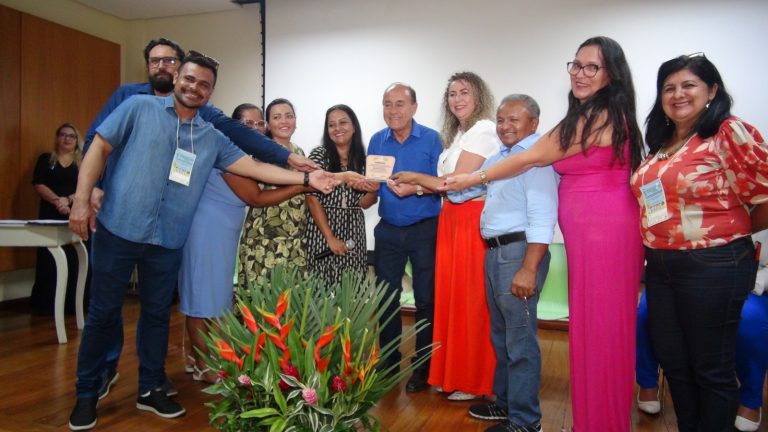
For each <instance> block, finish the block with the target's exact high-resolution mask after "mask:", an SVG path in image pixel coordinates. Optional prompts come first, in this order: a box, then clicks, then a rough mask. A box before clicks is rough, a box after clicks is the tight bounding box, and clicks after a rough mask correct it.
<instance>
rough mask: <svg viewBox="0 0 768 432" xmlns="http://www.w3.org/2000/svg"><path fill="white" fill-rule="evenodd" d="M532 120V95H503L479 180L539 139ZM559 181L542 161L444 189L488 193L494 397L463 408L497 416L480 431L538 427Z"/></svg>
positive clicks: (464, 196)
mask: <svg viewBox="0 0 768 432" xmlns="http://www.w3.org/2000/svg"><path fill="white" fill-rule="evenodd" d="M538 124H539V106H538V104H537V103H536V101H535V100H533V98H531V97H530V96H527V95H510V96H507V97H506V98H504V100H502V101H501V105H499V108H498V109H497V111H496V133H497V134H498V135H499V138H500V139H501V142H502V144H503V145H502V146H501V151H500V152H499V153H498V154H496V155H495V156H492V157H491V158H489V159H488V160H487V161H486V162H485V163H484V164H483V166H482V167H481V170H480V171H479V173H480V178H481V179H484V178H485V171H484V170H485V169H487V168H488V167H490V166H491V165H493V164H495V163H497V162H499V161H501V160H503V159H504V158H506V157H507V156H509V155H511V154H515V153H519V152H522V151H525V150H527V149H528V148H530V146H531V145H533V143H535V142H536V140H537V139H538V138H539V135H538V134H537V133H536V127H537V126H538ZM557 182H558V179H557V174H555V172H554V170H553V169H552V167H551V166H546V167H541V168H532V169H530V170H528V171H527V172H525V173H523V174H520V175H519V176H516V177H512V178H510V179H506V180H499V181H495V182H493V183H488V182H487V181H484V184H481V185H478V186H475V187H473V188H469V189H466V190H465V191H462V192H449V193H448V198H449V199H450V200H451V201H454V202H464V201H467V200H470V199H472V198H474V197H477V196H480V195H483V194H486V198H485V206H484V207H483V213H482V216H481V217H480V233H481V235H482V236H483V238H484V239H485V241H486V243H487V244H488V249H487V251H486V254H485V273H486V278H485V280H486V298H487V300H488V309H489V311H490V316H491V342H492V343H493V347H494V350H495V352H496V371H495V374H494V380H493V392H494V394H495V395H496V401H495V402H490V403H487V404H480V405H473V406H472V407H470V409H469V414H470V415H471V416H473V417H475V418H479V419H483V420H497V421H501V423H498V424H496V425H494V426H491V427H490V428H488V429H486V431H490V432H503V431H508V430H514V431H520V432H528V431H530V432H538V431H541V409H540V407H539V383H540V381H541V352H540V350H539V344H538V341H537V340H536V304H537V302H538V300H539V293H540V292H541V288H542V286H543V285H544V280H545V279H546V277H547V272H548V271H549V251H548V247H549V246H548V245H549V243H551V242H552V236H553V233H554V227H555V224H556V223H557ZM470 366H471V365H470Z"/></svg>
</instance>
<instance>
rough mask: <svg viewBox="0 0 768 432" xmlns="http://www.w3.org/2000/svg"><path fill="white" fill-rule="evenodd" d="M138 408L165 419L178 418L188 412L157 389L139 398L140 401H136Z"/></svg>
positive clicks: (160, 389)
mask: <svg viewBox="0 0 768 432" xmlns="http://www.w3.org/2000/svg"><path fill="white" fill-rule="evenodd" d="M136 408H138V409H140V410H144V411H151V412H153V413H155V414H157V415H159V416H160V417H165V418H176V417H179V416H182V415H184V413H185V412H186V411H184V408H183V407H182V406H181V405H179V404H177V403H176V402H174V401H172V400H170V399H168V395H166V394H165V391H164V390H163V389H162V388H156V389H154V390H152V391H150V392H147V393H146V394H143V395H141V396H139V399H138V400H137V401H136Z"/></svg>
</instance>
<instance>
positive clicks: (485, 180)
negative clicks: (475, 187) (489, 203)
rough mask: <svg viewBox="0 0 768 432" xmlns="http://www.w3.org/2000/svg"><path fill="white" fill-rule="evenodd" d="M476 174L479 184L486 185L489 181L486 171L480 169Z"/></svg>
mask: <svg viewBox="0 0 768 432" xmlns="http://www.w3.org/2000/svg"><path fill="white" fill-rule="evenodd" d="M477 174H478V175H479V176H480V184H482V185H484V186H488V183H490V182H489V181H488V173H486V172H485V170H482V171H478V173H477Z"/></svg>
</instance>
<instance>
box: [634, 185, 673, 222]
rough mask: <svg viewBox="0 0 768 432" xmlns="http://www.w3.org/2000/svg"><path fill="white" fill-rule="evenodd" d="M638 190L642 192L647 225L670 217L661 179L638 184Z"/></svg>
mask: <svg viewBox="0 0 768 432" xmlns="http://www.w3.org/2000/svg"><path fill="white" fill-rule="evenodd" d="M640 192H641V193H642V194H643V202H644V203H645V217H646V219H647V222H648V226H649V227H650V226H654V225H656V224H658V223H661V222H664V221H665V220H667V219H669V218H671V217H672V215H671V214H669V212H668V211H667V197H666V196H664V186H662V184H661V180H659V179H656V180H654V181H652V182H650V183H648V184H645V185H643V186H640Z"/></svg>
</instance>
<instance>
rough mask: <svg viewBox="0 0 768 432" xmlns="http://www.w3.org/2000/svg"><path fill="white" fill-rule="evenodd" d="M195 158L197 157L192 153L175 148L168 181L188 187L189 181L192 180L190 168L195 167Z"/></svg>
mask: <svg viewBox="0 0 768 432" xmlns="http://www.w3.org/2000/svg"><path fill="white" fill-rule="evenodd" d="M195 158H197V156H196V155H195V154H194V153H191V152H188V151H186V150H183V149H180V148H177V149H176V153H175V154H174V155H173V163H171V173H170V175H168V179H169V180H171V181H175V182H176V183H179V184H183V185H184V186H189V179H191V178H192V167H193V166H194V165H195Z"/></svg>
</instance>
